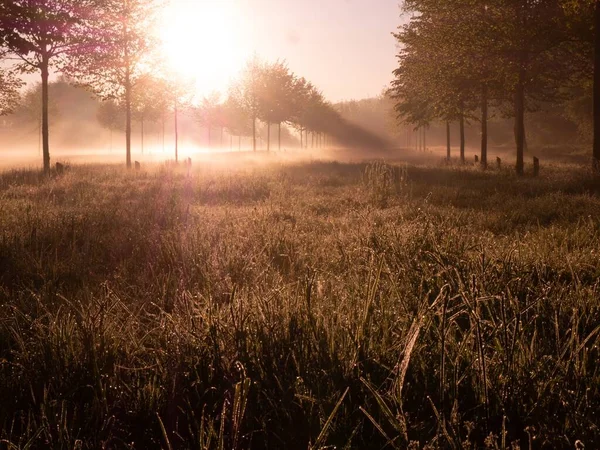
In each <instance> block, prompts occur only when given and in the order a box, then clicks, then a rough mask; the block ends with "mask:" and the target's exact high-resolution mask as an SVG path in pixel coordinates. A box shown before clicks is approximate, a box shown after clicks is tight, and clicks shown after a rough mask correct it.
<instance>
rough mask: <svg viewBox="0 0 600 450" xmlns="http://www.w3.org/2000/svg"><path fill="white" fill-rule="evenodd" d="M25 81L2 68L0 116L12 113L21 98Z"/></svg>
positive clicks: (0, 74) (0, 78)
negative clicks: (21, 89) (21, 90)
mask: <svg viewBox="0 0 600 450" xmlns="http://www.w3.org/2000/svg"><path fill="white" fill-rule="evenodd" d="M22 86H23V82H22V81H21V80H20V79H19V78H17V77H16V76H15V75H14V74H13V73H11V72H9V71H6V70H0V116H4V115H7V114H10V113H12V112H13V111H14V110H15V109H16V108H17V106H18V105H19V102H20V100H21V94H20V92H19V90H20V88H21V87H22Z"/></svg>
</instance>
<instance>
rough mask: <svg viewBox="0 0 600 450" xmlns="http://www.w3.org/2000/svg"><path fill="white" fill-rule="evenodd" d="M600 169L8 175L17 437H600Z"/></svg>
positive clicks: (2, 214) (1, 350)
mask: <svg viewBox="0 0 600 450" xmlns="http://www.w3.org/2000/svg"><path fill="white" fill-rule="evenodd" d="M599 193H600V184H599V183H598V181H597V180H595V179H593V178H592V177H591V176H589V175H588V174H586V173H585V172H583V171H580V170H578V169H576V168H573V167H566V166H565V167H550V168H548V169H547V171H546V175H545V177H543V178H540V179H533V178H525V179H518V178H516V177H513V176H512V175H510V174H508V173H505V172H494V171H490V172H487V173H482V172H479V171H477V170H475V169H470V168H462V167H455V168H452V167H449V168H448V167H433V166H431V167H408V168H405V167H403V168H402V169H399V168H397V167H395V166H393V165H389V164H385V163H376V164H371V165H363V164H340V163H321V162H315V163H307V164H300V163H298V164H286V165H275V164H271V165H268V166H265V167H252V168H247V169H241V168H229V169H224V168H218V167H211V166H206V167H203V168H200V169H196V170H195V171H194V172H193V173H191V174H188V173H187V172H185V173H184V172H178V171H176V170H167V169H160V168H156V169H153V168H151V169H150V170H149V171H147V172H141V173H127V172H124V171H121V170H119V169H116V168H113V167H109V166H107V167H75V168H73V169H72V170H71V171H70V172H68V173H66V174H65V175H63V176H60V177H58V176H56V177H49V178H43V177H38V176H37V175H35V174H33V173H28V172H20V173H19V172H13V173H6V174H2V175H0V399H1V401H0V430H1V431H0V442H1V443H0V448H7V449H8V448H10V449H15V448H16V449H25V448H57V449H58V448H60V449H62V448H65V449H67V448H68V449H75V448H77V449H84V448H90V449H92V448H165V449H178V448H200V449H249V448H253V449H255V448H256V449H261V448H265V449H266V448H288V449H290V448H291V449H294V448H298V449H309V448H311V449H317V448H332V446H335V447H336V448H348V449H349V448H373V449H380V448H383V447H385V446H386V445H387V446H388V448H408V447H410V448H457V449H458V448H465V449H469V448H473V449H474V448H490V449H508V448H531V447H533V448H574V447H575V442H576V441H577V440H579V441H581V443H583V444H585V445H586V448H596V447H599V446H600V430H599V429H598V423H600V419H599V417H598V411H600V373H599V370H598V358H599V356H600V355H599V345H600V325H599V324H600V308H599V306H600V302H599V300H600V281H599V280H600V253H599V252H600V222H599V219H598V218H599V217H600V199H599V198H598V194H599Z"/></svg>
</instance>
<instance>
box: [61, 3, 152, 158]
mask: <svg viewBox="0 0 600 450" xmlns="http://www.w3.org/2000/svg"><path fill="white" fill-rule="evenodd" d="M156 7H157V5H156V2H155V1H154V0H103V2H102V5H101V6H100V7H99V8H98V10H97V12H96V26H97V27H98V28H99V29H101V30H102V32H101V33H99V34H98V36H97V37H96V39H95V41H94V43H93V48H91V49H90V48H86V49H85V51H81V52H78V53H77V54H76V55H75V57H74V58H73V59H72V62H71V64H69V66H68V68H67V73H68V74H69V76H71V77H72V78H73V79H75V80H77V82H78V83H79V84H81V85H83V86H86V87H87V88H89V89H91V90H92V91H93V92H94V93H95V94H96V95H97V96H99V97H100V98H101V99H105V100H106V99H113V100H116V101H117V102H118V103H120V104H123V105H124V108H125V146H126V164H127V167H128V168H131V122H132V115H133V106H134V104H133V102H134V99H133V95H134V89H135V86H136V84H137V83H138V82H139V80H140V79H141V78H142V77H143V75H144V74H145V72H146V71H145V69H146V68H147V67H148V66H149V64H150V61H151V59H152V57H153V50H154V48H155V44H156V43H155V41H154V40H153V39H152V38H151V36H150V35H149V30H151V29H152V28H153V22H154V19H155V13H156Z"/></svg>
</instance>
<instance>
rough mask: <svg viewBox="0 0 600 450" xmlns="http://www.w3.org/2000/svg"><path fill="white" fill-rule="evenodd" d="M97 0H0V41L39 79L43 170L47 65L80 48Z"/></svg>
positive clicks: (87, 35)
mask: <svg viewBox="0 0 600 450" xmlns="http://www.w3.org/2000/svg"><path fill="white" fill-rule="evenodd" d="M98 1H99V0H0V44H1V46H2V49H4V50H5V51H6V52H7V53H8V55H10V56H12V57H13V58H15V59H16V60H17V64H16V68H17V70H19V71H21V72H23V73H34V72H39V73H40V75H41V81H42V141H43V142H42V145H43V160H44V171H46V172H48V171H49V170H50V139H49V125H48V124H49V121H48V115H49V114H48V104H49V103H48V102H49V100H48V82H49V78H50V69H51V68H53V67H57V66H60V65H61V63H63V62H64V59H65V58H67V57H69V56H70V55H72V54H73V53H74V52H75V51H81V49H82V46H84V45H85V44H86V43H87V42H88V41H89V38H90V36H91V35H93V33H92V32H91V31H90V27H89V26H88V25H89V24H90V19H91V18H92V17H93V13H94V9H95V7H96V6H97V4H98Z"/></svg>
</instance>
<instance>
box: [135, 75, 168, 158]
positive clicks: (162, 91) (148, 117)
mask: <svg viewBox="0 0 600 450" xmlns="http://www.w3.org/2000/svg"><path fill="white" fill-rule="evenodd" d="M166 89H167V87H166V86H165V83H164V82H163V80H161V79H160V78H157V77H155V76H154V75H152V74H150V73H143V74H142V75H140V76H139V78H138V80H137V83H136V84H135V86H134V87H133V91H132V96H131V104H132V106H131V107H132V116H133V117H134V118H135V119H137V120H138V121H139V122H140V128H141V130H140V133H141V147H142V154H143V153H144V126H145V124H146V123H147V122H150V123H153V122H156V121H158V120H159V119H160V118H161V116H162V114H163V111H164V110H165V108H166V107H167V104H168V99H167V98H166Z"/></svg>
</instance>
